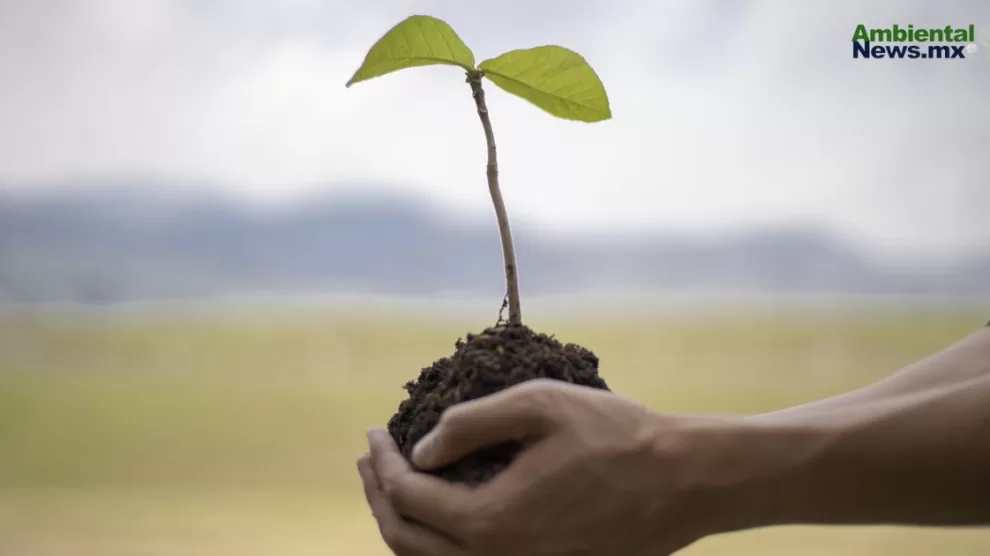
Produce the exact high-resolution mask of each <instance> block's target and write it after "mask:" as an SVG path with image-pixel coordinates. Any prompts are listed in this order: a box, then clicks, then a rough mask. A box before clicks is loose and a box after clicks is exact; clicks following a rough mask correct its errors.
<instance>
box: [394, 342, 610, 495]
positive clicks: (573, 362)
mask: <svg viewBox="0 0 990 556" xmlns="http://www.w3.org/2000/svg"><path fill="white" fill-rule="evenodd" d="M455 347H456V349H455V350H454V354H453V355H451V356H449V357H444V358H442V359H440V360H438V361H437V362H435V363H433V365H432V366H430V367H427V368H425V369H423V370H422V371H421V372H420V375H419V379H418V380H415V381H411V382H409V383H407V384H406V385H405V389H406V391H407V392H409V397H408V399H406V400H404V401H403V402H402V403H401V404H400V405H399V410H398V412H397V413H396V414H395V415H394V416H393V417H392V419H391V420H390V421H389V423H388V431H389V433H391V435H392V438H394V439H395V442H396V444H398V446H399V449H400V450H401V451H402V453H403V454H404V455H405V456H406V457H407V458H408V457H410V453H411V452H412V449H413V446H415V445H416V442H417V441H419V439H420V438H422V437H423V436H425V435H426V434H427V433H428V432H430V430H432V429H433V427H434V426H435V425H436V424H437V421H438V420H439V418H440V414H441V413H442V412H443V411H444V410H445V409H447V408H448V407H450V406H452V405H454V404H456V403H459V402H464V401H468V400H473V399H476V398H480V397H482V396H486V395H489V394H493V393H495V392H498V391H499V390H503V389H505V388H508V387H510V386H514V385H516V384H519V383H521V382H525V381H527V380H531V379H534V378H549V379H555V380H561V381H565V382H570V383H573V384H578V385H582V386H590V387H593V388H600V389H603V390H608V386H607V385H606V384H605V381H604V380H602V378H601V377H599V376H598V357H597V356H595V354H594V353H592V352H591V351H589V350H587V349H585V348H583V347H581V346H578V345H575V344H561V343H560V342H558V341H557V340H555V339H554V338H553V337H552V336H548V335H546V334H538V333H536V332H534V331H533V330H531V329H530V328H529V327H527V326H525V325H503V326H497V327H492V328H488V329H486V330H485V331H484V332H482V333H481V334H477V335H475V334H468V336H467V340H466V341H464V340H458V341H457V343H456V344H455ZM519 447H520V446H519V444H518V443H515V442H512V443H506V444H502V445H498V446H492V447H489V448H485V449H483V450H481V451H479V452H476V453H474V454H472V455H470V456H468V457H466V458H464V459H462V460H461V461H459V462H457V463H455V464H453V465H450V466H448V467H446V468H444V469H440V470H438V471H436V472H434V473H435V474H436V475H439V476H440V477H443V478H444V479H447V480H449V481H453V482H459V483H467V484H479V483H483V482H485V481H487V480H488V479H490V478H491V477H493V476H494V475H495V474H496V473H498V472H499V471H501V470H502V469H504V468H505V467H506V466H507V465H508V464H509V463H510V462H511V461H512V458H513V457H515V455H516V453H517V452H518V450H519Z"/></svg>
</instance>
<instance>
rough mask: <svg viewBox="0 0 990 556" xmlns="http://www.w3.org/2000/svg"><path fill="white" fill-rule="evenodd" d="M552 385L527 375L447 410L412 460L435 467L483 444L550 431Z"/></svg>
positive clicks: (470, 451) (458, 457)
mask: <svg viewBox="0 0 990 556" xmlns="http://www.w3.org/2000/svg"><path fill="white" fill-rule="evenodd" d="M553 390H554V385H552V384H550V383H549V381H547V380H531V381H527V382H525V383H523V384H519V385H516V386H512V387H510V388H506V389H505V390H502V391H500V392H496V393H495V394H491V395H488V396H485V397H482V398H478V399H475V400H471V401H467V402H462V403H459V404H457V405H455V406H453V407H451V408H449V409H447V410H446V411H444V412H443V414H441V415H440V421H439V422H438V423H437V425H436V426H435V427H434V428H433V430H432V431H430V433H429V434H427V435H426V436H424V437H423V438H422V440H420V441H419V442H418V443H417V444H416V446H415V447H414V448H413V452H412V458H411V459H412V462H413V465H415V466H416V467H418V468H420V469H427V470H428V469H438V468H441V467H444V466H446V465H450V464H451V463H454V462H456V461H458V460H460V459H461V458H463V457H465V456H467V455H470V454H472V453H474V452H476V451H478V450H480V449H481V448H484V447H486V446H491V445H494V444H500V443H502V442H508V441H511V440H518V441H522V440H527V439H531V438H533V437H540V436H544V435H546V434H548V433H549V432H550V429H551V426H552V418H551V411H552V407H553V404H552V403H550V402H549V400H548V398H549V397H550V396H551V395H552V392H553Z"/></svg>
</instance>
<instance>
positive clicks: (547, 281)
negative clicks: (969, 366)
mask: <svg viewBox="0 0 990 556" xmlns="http://www.w3.org/2000/svg"><path fill="white" fill-rule="evenodd" d="M55 191H56V192H53V190H48V191H47V192H45V193H31V194H28V193H24V192H19V193H16V194H15V193H11V192H9V191H8V192H5V193H0V299H2V300H7V301H14V302H22V303H37V302H78V303H111V302H117V301H132V300H157V299H176V298H190V297H191V298H203V297H212V296H238V295H259V294H260V295H281V294H291V295H300V294H302V295H307V294H314V295H325V294H357V295H363V294H373V295H398V296H430V295H444V294H450V293H452V292H456V293H458V294H459V295H469V296H476V295H484V296H497V297H501V295H502V293H503V291H504V286H503V282H502V280H503V275H502V270H501V250H500V247H499V239H498V235H497V232H496V226H495V222H494V215H492V216H491V217H490V219H488V220H482V219H477V218H475V219H474V220H471V219H466V218H458V217H456V215H454V216H452V215H449V214H444V213H442V212H440V211H438V210H435V209H434V208H433V207H431V206H430V205H429V204H427V203H426V202H425V201H423V200H422V199H415V198H405V197H401V196H391V195H384V194H382V195H378V194H375V195H369V194H340V195H333V196H325V197H321V198H310V199H308V200H306V201H305V202H300V203H297V204H294V205H288V206H282V207H279V208H277V209H276V208H271V207H269V208H268V209H266V210H264V211H262V210H259V209H258V208H256V207H252V206H249V205H247V204H243V203H238V202H234V201H232V200H230V199H226V198H222V197H218V196H212V195H209V194H203V193H191V192H190V191H192V190H191V189H190V188H188V187H186V188H182V187H173V186H172V184H161V183H159V184H147V183H141V184H138V185H135V184H124V183H118V184H116V185H113V186H105V187H95V188H94V187H86V188H76V189H74V190H69V189H58V190H55ZM513 226H514V238H515V241H516V243H517V256H518V258H519V264H520V273H521V274H520V276H521V280H522V287H523V290H524V292H525V293H526V294H536V295H539V294H568V293H576V292H580V291H587V290H597V291H611V292H623V291H650V292H661V291H670V290H681V289H690V290H695V291H696V290H699V289H700V290H712V291H718V290H726V291H740V290H743V291H752V292H769V293H793V294H797V295H801V294H839V295H842V294H889V295H906V296H914V295H920V296H929V295H950V296H953V297H987V296H990V254H988V255H987V256H985V257H983V258H982V259H980V260H972V261H966V262H963V263H962V264H959V265H958V266H956V267H953V268H943V269H940V271H939V272H933V271H932V270H931V269H930V268H923V267H920V266H918V267H904V266H898V267H896V268H893V267H889V266H884V265H881V264H879V263H878V262H877V261H873V260H870V259H869V258H867V257H864V256H863V255H861V254H859V253H858V252H857V251H856V250H855V249H854V246H851V245H847V244H844V243H843V242H841V241H839V240H837V239H835V238H833V237H830V236H828V235H827V234H825V233H822V232H820V231H817V230H815V229H800V228H787V229H772V230H758V231H752V232H749V233H745V234H736V235H733V236H726V237H723V238H720V239H711V238H708V239H703V238H693V237H676V236H670V235H663V234H657V235H655V236H644V235H637V236H634V237H624V236H618V235H615V236H594V235H592V234H590V233H589V234H587V235H586V236H583V237H581V236H573V235H571V236H553V235H547V234H541V233H538V232H536V231H535V230H532V229H528V228H527V226H526V224H525V222H518V221H514V222H513Z"/></svg>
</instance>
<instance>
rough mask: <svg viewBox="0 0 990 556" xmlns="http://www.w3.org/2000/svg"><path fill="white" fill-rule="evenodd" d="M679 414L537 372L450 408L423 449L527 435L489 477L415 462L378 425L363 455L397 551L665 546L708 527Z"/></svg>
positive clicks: (443, 453) (413, 555) (577, 551)
mask: <svg viewBox="0 0 990 556" xmlns="http://www.w3.org/2000/svg"><path fill="white" fill-rule="evenodd" d="M679 429H680V421H679V420H678V419H675V418H670V417H666V416H662V415H660V414H657V413H655V412H652V411H650V410H648V409H647V408H645V407H643V406H641V405H639V404H637V403H634V402H632V401H630V400H628V399H626V398H624V397H622V396H619V395H617V394H614V393H612V392H608V391H602V390H597V389H592V388H586V387H581V386H575V385H571V384H567V383H563V382H558V381H551V380H534V381H529V382H526V383H523V384H521V385H518V386H515V387H512V388H509V389H506V390H504V391H502V392H499V393H497V394H493V395H491V396H487V397H485V398H481V399H478V400H474V401H470V402H465V403H462V404H458V405H456V406H454V407H452V408H451V409H449V410H447V411H446V412H445V413H444V414H443V415H442V417H441V419H440V421H439V423H438V424H437V426H436V427H435V428H434V430H433V431H432V432H431V433H430V434H429V435H427V436H426V437H424V438H423V440H422V441H420V443H419V444H418V445H417V446H416V447H415V449H414V451H413V456H412V460H413V464H414V465H415V467H416V468H419V469H421V470H431V469H438V468H441V467H443V466H445V465H447V464H450V463H453V462H455V461H457V460H458V459H460V458H462V457H464V456H465V455H468V454H470V453H472V452H474V451H476V450H478V449H480V448H482V447H484V446H488V445H493V444H497V443H501V442H505V441H509V440H517V441H521V442H522V443H523V445H524V447H523V450H522V451H521V452H520V453H519V455H518V456H517V457H516V459H515V460H514V461H513V463H512V464H511V465H510V466H509V467H507V468H506V469H505V470H503V471H502V472H501V473H500V474H498V475H496V476H495V477H494V478H493V479H492V480H490V481H489V482H487V483H484V484H482V485H478V486H475V487H469V486H465V485H461V484H455V483H449V482H446V481H444V480H442V479H439V478H437V477H434V476H432V475H430V474H427V473H422V472H420V471H417V470H416V469H414V468H413V466H412V465H410V464H409V462H408V461H406V459H405V458H403V457H402V455H401V454H400V453H399V451H398V450H397V449H396V446H395V444H394V442H393V441H392V438H391V436H390V435H389V434H388V433H387V432H385V431H383V430H372V431H370V432H369V435H368V438H369V443H370V448H371V451H370V454H369V455H366V456H364V457H362V458H361V459H360V460H359V461H358V468H359V471H360V474H361V477H362V480H363V482H364V485H365V494H366V496H367V499H368V503H369V504H370V506H371V508H372V510H373V513H374V515H375V517H376V519H377V520H378V523H379V526H380V529H381V533H382V536H383V538H384V540H385V541H386V543H387V544H388V545H389V547H390V548H391V549H392V550H393V551H394V552H395V553H396V554H397V555H398V556H489V555H491V556H494V555H504V554H513V555H514V556H538V555H549V554H553V555H596V556H609V555H616V556H618V555H622V556H637V555H643V556H646V555H651V556H653V555H665V554H671V553H673V552H675V551H676V550H679V549H681V548H683V547H685V546H687V545H688V544H691V543H692V542H694V541H695V540H697V539H698V538H700V537H702V536H704V535H705V534H706V533H708V532H709V531H706V530H704V529H702V528H700V527H698V526H697V525H696V524H697V523H701V522H704V520H701V519H699V517H700V514H702V513H704V512H707V511H709V510H708V507H707V506H708V505H707V504H706V503H705V501H704V496H699V495H698V492H697V490H696V489H694V488H692V486H691V485H692V481H691V475H692V474H691V469H690V464H689V463H688V460H689V459H691V458H686V457H683V455H684V446H683V445H682V444H683V443H682V442H681V439H682V438H683V435H681V434H679Z"/></svg>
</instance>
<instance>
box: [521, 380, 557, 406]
mask: <svg viewBox="0 0 990 556" xmlns="http://www.w3.org/2000/svg"><path fill="white" fill-rule="evenodd" d="M559 389H560V383H559V381H555V380H553V379H550V378H534V379H532V380H529V381H526V382H525V383H523V384H521V385H520V391H519V394H520V398H521V401H525V402H526V403H527V404H533V405H536V406H538V407H547V405H545V404H549V403H551V402H552V401H553V400H554V399H556V397H557V394H558V393H559Z"/></svg>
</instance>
